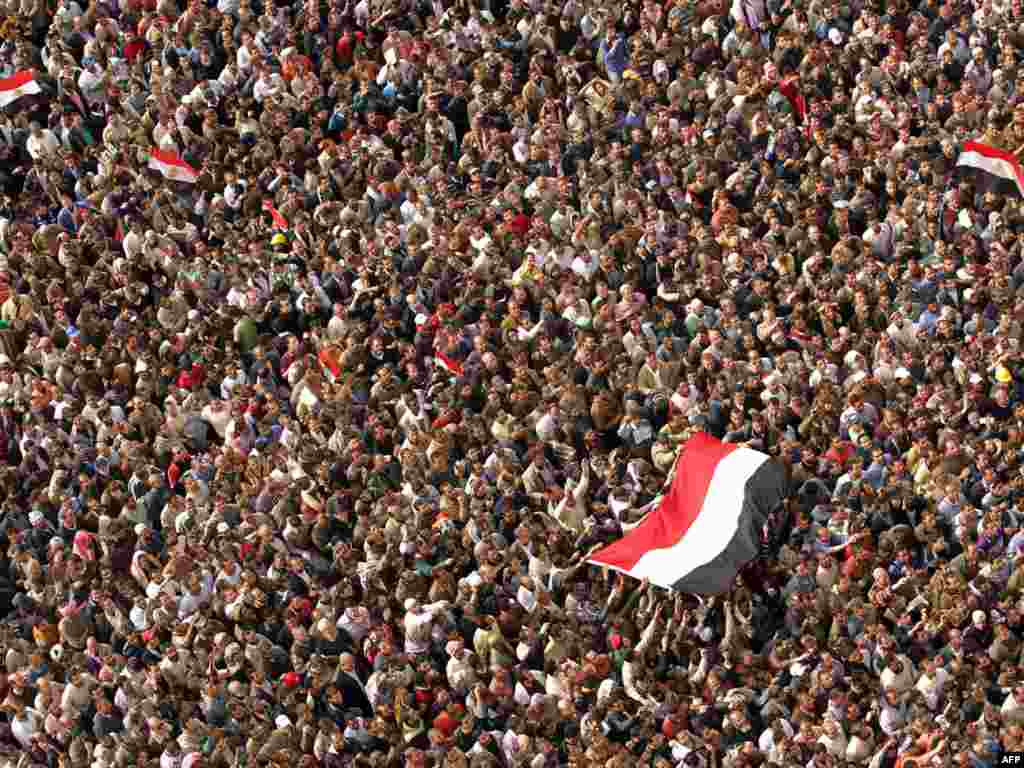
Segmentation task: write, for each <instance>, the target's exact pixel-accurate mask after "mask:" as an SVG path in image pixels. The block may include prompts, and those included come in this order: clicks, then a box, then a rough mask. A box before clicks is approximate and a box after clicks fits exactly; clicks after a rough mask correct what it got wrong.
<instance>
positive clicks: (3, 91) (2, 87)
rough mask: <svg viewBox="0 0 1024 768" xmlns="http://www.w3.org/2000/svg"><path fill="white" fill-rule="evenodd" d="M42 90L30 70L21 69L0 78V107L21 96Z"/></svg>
mask: <svg viewBox="0 0 1024 768" xmlns="http://www.w3.org/2000/svg"><path fill="white" fill-rule="evenodd" d="M42 91H43V89H42V88H40V87H39V83H37V82H36V76H35V74H33V72H32V70H30V69H23V70H22V71H21V72H16V73H14V74H13V75H11V76H10V77H4V78H0V107H6V106H7V105H8V104H13V103H14V102H15V101H17V100H18V99H20V98H21V97H22V96H31V95H32V94H35V93H42Z"/></svg>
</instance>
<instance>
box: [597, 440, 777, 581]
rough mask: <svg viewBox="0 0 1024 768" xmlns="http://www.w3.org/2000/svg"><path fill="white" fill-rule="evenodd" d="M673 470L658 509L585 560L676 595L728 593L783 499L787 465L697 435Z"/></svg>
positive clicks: (760, 540) (686, 446) (754, 452)
mask: <svg viewBox="0 0 1024 768" xmlns="http://www.w3.org/2000/svg"><path fill="white" fill-rule="evenodd" d="M675 472H676V474H675V478H674V479H673V481H672V486H671V488H670V489H669V491H668V493H667V494H666V495H665V497H664V498H663V499H662V500H661V504H660V506H659V507H658V508H657V509H656V510H654V511H652V512H650V513H649V514H648V515H647V517H646V518H644V520H643V521H642V522H641V523H640V524H639V525H637V526H636V527H635V528H633V529H632V530H631V531H629V532H628V533H627V534H626V535H625V536H624V537H623V538H622V539H619V541H617V542H615V543H614V544H611V545H610V546H608V547H605V548H604V549H601V550H598V551H597V552H596V553H594V554H593V555H591V556H590V558H589V559H588V562H589V563H592V564H593V565H597V566H602V567H605V568H611V569H613V570H616V571H621V572H622V573H626V574H628V575H630V576H633V577H635V578H638V579H645V578H646V579H650V581H651V583H652V584H657V585H658V586H661V587H665V588H667V589H674V590H677V591H680V592H690V593H693V594H701V595H717V594H723V593H725V592H728V591H729V589H730V587H731V586H732V583H733V580H734V579H735V578H736V574H737V573H739V572H740V570H741V569H742V568H743V566H745V565H746V564H747V563H748V562H750V561H751V560H753V559H754V558H755V557H757V555H758V553H759V552H760V549H761V545H762V539H763V531H764V526H765V525H766V524H767V523H768V521H769V519H770V516H771V514H772V513H773V512H775V511H776V510H777V509H778V508H779V507H780V505H781V504H782V502H783V500H784V499H785V497H786V489H787V483H788V480H787V476H786V470H785V467H784V466H783V465H782V464H781V463H779V462H778V461H776V460H774V459H772V458H771V457H770V456H768V455H767V454H764V453H760V452H759V451H754V450H751V449H750V448H741V447H740V446H738V445H735V444H731V443H722V442H720V441H719V440H717V439H715V438H714V437H711V436H710V435H707V434H703V433H701V434H698V435H696V436H694V437H692V438H691V439H690V440H688V441H687V442H686V444H685V445H683V447H682V450H681V451H680V452H679V457H678V459H677V460H676V470H675Z"/></svg>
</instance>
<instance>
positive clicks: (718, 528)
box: [598, 448, 769, 588]
mask: <svg viewBox="0 0 1024 768" xmlns="http://www.w3.org/2000/svg"><path fill="white" fill-rule="evenodd" d="M768 459H769V456H767V455H766V454H763V453H760V452H759V451H754V450H751V449H749V448H737V449H736V450H735V451H733V452H732V453H730V454H729V455H728V456H726V457H725V458H724V459H722V460H721V461H720V462H718V465H717V466H716V467H715V474H714V475H713V476H712V478H711V482H710V484H709V485H708V491H707V494H705V496H704V503H703V504H702V505H701V510H700V514H699V515H698V516H697V519H696V520H694V521H693V524H692V525H691V526H690V529H689V530H688V531H687V532H686V534H685V535H684V536H683V538H682V539H680V540H679V541H678V542H676V544H675V545H674V546H671V547H667V548H664V549H652V550H649V551H647V552H646V553H644V555H643V556H642V557H641V558H640V559H639V560H638V561H637V564H636V565H635V566H633V568H631V569H630V570H629V571H628V573H629V575H630V576H633V577H634V578H637V579H650V580H651V583H652V584H656V585H657V586H659V587H665V588H671V587H672V585H673V584H675V583H676V582H677V581H679V580H680V579H681V578H683V577H684V576H686V575H687V574H689V573H692V572H693V571H695V570H697V569H698V568H699V567H701V566H702V565H707V564H708V563H710V562H711V561H712V560H714V559H715V558H716V557H718V556H719V555H720V554H721V553H722V551H723V550H724V549H725V548H726V547H727V546H729V542H730V541H732V537H733V536H734V535H735V533H736V530H737V528H738V527H739V522H740V515H741V514H742V513H743V503H744V501H745V499H746V492H747V480H749V479H750V478H751V476H752V475H753V474H754V473H755V472H756V471H757V470H758V468H759V467H760V466H761V465H762V464H764V463H765V462H766V461H768ZM679 471H681V472H685V471H686V468H685V467H679ZM598 565H600V563H598Z"/></svg>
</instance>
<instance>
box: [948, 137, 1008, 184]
mask: <svg viewBox="0 0 1024 768" xmlns="http://www.w3.org/2000/svg"><path fill="white" fill-rule="evenodd" d="M956 165H957V169H958V170H966V171H967V172H968V173H970V174H971V175H973V176H974V177H975V178H976V179H977V181H978V182H979V186H981V187H983V188H984V189H986V190H988V189H991V190H993V191H996V192H1002V193H1004V194H1013V193H1015V192H1016V194H1018V195H1021V196H1024V170H1022V169H1021V165H1020V162H1019V161H1018V160H1017V157H1016V155H1014V154H1013V153H1012V152H1007V151H1006V150H1003V149H999V148H998V147H993V146H992V145H990V144H982V143H981V142H980V141H968V142H967V143H966V144H964V149H963V151H962V152H961V153H960V157H959V158H957V161H956Z"/></svg>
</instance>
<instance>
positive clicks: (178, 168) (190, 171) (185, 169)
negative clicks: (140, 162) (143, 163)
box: [149, 149, 199, 184]
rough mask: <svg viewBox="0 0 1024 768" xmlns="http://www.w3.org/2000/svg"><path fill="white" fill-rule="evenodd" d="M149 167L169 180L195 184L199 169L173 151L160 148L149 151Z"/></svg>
mask: <svg viewBox="0 0 1024 768" xmlns="http://www.w3.org/2000/svg"><path fill="white" fill-rule="evenodd" d="M149 167H150V168H152V169H153V170H155V171H159V172H160V173H161V174H162V175H163V176H164V178H168V179H170V180H171V181H183V182H185V183H186V184H195V183H196V182H197V181H198V180H199V171H197V170H196V169H195V168H193V167H192V166H191V165H189V164H188V163H186V162H185V161H184V160H182V159H181V158H180V157H178V156H177V155H176V154H174V153H173V152H165V151H164V150H162V149H154V150H152V151H151V152H150V153H149Z"/></svg>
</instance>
